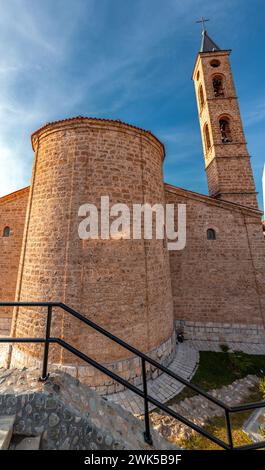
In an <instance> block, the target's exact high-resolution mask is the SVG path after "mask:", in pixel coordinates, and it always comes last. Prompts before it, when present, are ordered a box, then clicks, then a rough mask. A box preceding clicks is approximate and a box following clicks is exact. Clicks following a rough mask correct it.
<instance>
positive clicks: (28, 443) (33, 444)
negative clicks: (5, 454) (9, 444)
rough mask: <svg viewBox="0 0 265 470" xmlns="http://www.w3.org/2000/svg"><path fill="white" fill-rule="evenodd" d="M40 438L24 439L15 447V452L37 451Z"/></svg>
mask: <svg viewBox="0 0 265 470" xmlns="http://www.w3.org/2000/svg"><path fill="white" fill-rule="evenodd" d="M40 441H41V436H36V437H24V439H22V440H21V441H20V442H19V444H17V445H16V447H15V450H39V448H40Z"/></svg>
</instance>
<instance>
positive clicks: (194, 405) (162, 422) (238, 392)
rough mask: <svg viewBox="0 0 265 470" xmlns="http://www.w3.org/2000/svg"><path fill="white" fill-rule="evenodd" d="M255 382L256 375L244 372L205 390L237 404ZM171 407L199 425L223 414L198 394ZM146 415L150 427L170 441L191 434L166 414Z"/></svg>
mask: <svg viewBox="0 0 265 470" xmlns="http://www.w3.org/2000/svg"><path fill="white" fill-rule="evenodd" d="M258 382H259V379H258V377H256V376H255V375H248V376H247V377H245V378H243V379H239V380H236V381H235V382H233V383H232V384H231V385H228V386H224V387H221V388H219V389H214V390H210V391H209V392H208V393H209V395H212V396H214V397H215V398H218V399H219V400H221V401H222V402H224V403H226V404H227V405H230V406H232V405H238V404H240V403H242V402H243V401H245V400H246V399H247V398H248V396H249V394H250V391H251V390H253V388H255V387H257V385H258ZM171 408H172V409H173V410H174V411H176V412H178V413H179V414H180V415H182V416H184V417H185V418H188V419H189V420H190V421H192V422H193V423H195V424H197V425H198V426H200V427H203V426H205V424H206V423H207V421H209V420H211V419H213V418H215V417H217V416H223V417H224V416H225V415H224V411H223V409H222V408H220V407H219V406H217V405H215V404H214V403H212V402H210V401H209V400H207V399H206V398H204V397H202V396H200V395H196V396H193V397H191V398H186V399H185V400H183V401H181V402H180V403H177V404H174V405H172V406H171ZM150 416H151V421H152V424H153V426H154V428H155V429H156V430H157V431H158V432H160V434H161V435H162V436H163V437H166V438H167V439H169V440H170V441H171V442H174V443H177V442H178V441H180V440H182V439H189V438H190V437H191V436H192V434H194V431H193V430H192V429H191V428H189V427H187V426H185V425H184V424H182V423H180V422H179V421H177V420H176V419H175V418H173V417H171V416H169V415H166V414H163V413H156V412H153V413H151V415H150Z"/></svg>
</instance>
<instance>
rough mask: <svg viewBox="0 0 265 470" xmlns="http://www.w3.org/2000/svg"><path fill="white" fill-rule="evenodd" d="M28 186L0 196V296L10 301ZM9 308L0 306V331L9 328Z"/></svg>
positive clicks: (15, 279) (12, 294) (12, 293)
mask: <svg viewBox="0 0 265 470" xmlns="http://www.w3.org/2000/svg"><path fill="white" fill-rule="evenodd" d="M28 194H29V188H24V189H22V190H20V191H16V192H15V193H12V194H9V195H8V196H5V197H3V198H1V199H0V254H1V255H0V272H1V276H0V299H1V300H2V301H5V302H12V301H14V298H15V291H16V283H17V274H18V266H19V259H20V255H21V245H22V238H23V232H24V224H25V216H26V210H27V203H28ZM5 227H10V230H11V231H10V236H9V237H4V236H3V235H4V229H5ZM12 310H13V309H10V308H3V307H1V308H0V335H1V334H2V335H5V334H6V335H7V334H9V332H10V326H11V318H12Z"/></svg>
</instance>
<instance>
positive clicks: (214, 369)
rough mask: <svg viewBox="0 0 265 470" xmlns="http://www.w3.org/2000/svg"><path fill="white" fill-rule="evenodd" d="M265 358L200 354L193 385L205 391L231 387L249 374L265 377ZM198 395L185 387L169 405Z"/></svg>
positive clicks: (234, 354)
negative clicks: (225, 386) (226, 386)
mask: <svg viewBox="0 0 265 470" xmlns="http://www.w3.org/2000/svg"><path fill="white" fill-rule="evenodd" d="M264 372H265V356H261V355H249V354H245V353H243V352H241V351H238V352H237V351H235V352H234V353H230V352H227V351H226V352H210V351H201V352H200V363H199V367H198V369H197V371H196V373H195V375H194V376H193V378H192V380H191V383H193V384H196V385H198V386H199V387H200V388H202V389H203V390H204V391H208V390H211V389H214V388H221V387H222V386H224V385H230V384H231V383H232V382H234V381H235V380H237V379H242V378H243V377H246V376H247V375H249V374H253V375H257V376H259V377H262V376H264ZM194 395H196V392H193V390H191V389H189V388H188V387H185V388H184V389H183V391H182V392H181V393H180V394H178V395H177V396H176V397H175V398H173V399H172V400H170V401H169V402H168V405H172V404H174V403H179V402H180V401H181V400H184V399H185V398H188V397H192V396H194Z"/></svg>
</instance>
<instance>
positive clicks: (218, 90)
mask: <svg viewBox="0 0 265 470" xmlns="http://www.w3.org/2000/svg"><path fill="white" fill-rule="evenodd" d="M213 92H214V96H215V97H216V98H218V97H219V96H224V87H223V77H221V76H220V75H216V76H215V77H213Z"/></svg>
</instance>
